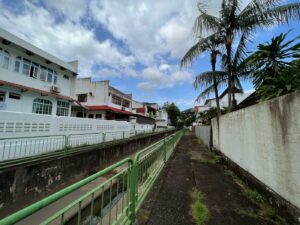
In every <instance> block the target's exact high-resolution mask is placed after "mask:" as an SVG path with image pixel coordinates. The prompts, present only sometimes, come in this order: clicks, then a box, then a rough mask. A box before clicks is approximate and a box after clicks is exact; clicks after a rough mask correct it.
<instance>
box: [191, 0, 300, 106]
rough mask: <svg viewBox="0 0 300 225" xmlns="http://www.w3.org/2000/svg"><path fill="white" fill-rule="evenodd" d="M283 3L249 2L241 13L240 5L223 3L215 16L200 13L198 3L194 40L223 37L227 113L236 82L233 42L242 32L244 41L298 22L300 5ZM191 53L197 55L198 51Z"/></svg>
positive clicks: (276, 0)
mask: <svg viewBox="0 0 300 225" xmlns="http://www.w3.org/2000/svg"><path fill="white" fill-rule="evenodd" d="M282 2H283V0H251V1H250V2H249V3H248V4H247V5H246V6H245V7H244V8H243V9H242V1H239V0H222V3H221V10H220V11H219V15H218V16H214V15H210V14H208V13H207V11H206V10H205V9H203V3H202V2H201V1H200V2H199V3H198V10H199V12H200V15H199V16H198V17H197V18H196V21H195V24H194V32H195V34H196V35H197V36H203V35H205V34H206V33H213V34H217V35H218V36H219V37H222V40H223V44H224V45H225V48H226V55H227V61H226V64H227V66H226V68H227V73H228V75H229V79H228V87H229V89H228V102H229V110H231V104H232V101H231V97H232V93H233V83H234V79H235V75H234V71H233V69H232V68H233V62H232V57H231V54H232V43H233V41H234V38H235V37H237V36H238V35H239V34H241V33H242V32H244V33H245V39H247V35H250V34H251V33H253V32H254V31H255V29H256V28H258V27H268V26H272V25H274V24H282V23H288V22H289V21H290V20H292V19H295V18H296V19H299V18H300V2H295V3H287V4H281V3H282ZM194 50H195V51H197V49H194ZM198 53H199V52H198ZM190 54H191V55H194V56H196V55H198V54H197V52H196V53H195V52H190Z"/></svg>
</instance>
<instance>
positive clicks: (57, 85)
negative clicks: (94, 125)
mask: <svg viewBox="0 0 300 225" xmlns="http://www.w3.org/2000/svg"><path fill="white" fill-rule="evenodd" d="M77 70H78V62H77V61H74V62H64V61H62V60H60V59H58V58H57V57H55V56H53V55H51V54H49V53H47V52H45V51H43V50H41V49H39V48H37V47H35V46H33V45H32V44H30V43H28V42H26V41H24V40H22V39H20V38H18V37H16V36H14V35H13V34H11V33H9V32H7V31H5V30H3V29H1V28H0V110H1V111H13V112H24V113H37V114H45V115H53V116H70V115H71V104H72V102H74V99H73V98H72V97H73V96H74V93H75V88H74V87H75V80H76V76H77Z"/></svg>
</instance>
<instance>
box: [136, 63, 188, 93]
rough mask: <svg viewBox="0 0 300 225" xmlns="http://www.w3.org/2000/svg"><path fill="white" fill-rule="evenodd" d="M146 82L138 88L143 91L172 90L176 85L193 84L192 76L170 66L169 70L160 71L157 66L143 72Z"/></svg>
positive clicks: (141, 83)
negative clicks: (155, 89)
mask: <svg viewBox="0 0 300 225" xmlns="http://www.w3.org/2000/svg"><path fill="white" fill-rule="evenodd" d="M142 77H143V79H144V80H145V81H143V82H140V83H139V84H138V85H137V87H138V88H139V89H141V90H143V91H150V90H153V89H154V88H172V87H174V86H175V85H180V84H183V83H191V82H192V80H193V77H192V75H191V74H190V73H189V72H187V71H183V70H179V69H178V67H177V66H169V70H159V68H157V67H156V66H152V67H147V68H145V69H144V70H143V71H142Z"/></svg>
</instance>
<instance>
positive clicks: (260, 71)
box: [246, 31, 300, 99]
mask: <svg viewBox="0 0 300 225" xmlns="http://www.w3.org/2000/svg"><path fill="white" fill-rule="evenodd" d="M288 33H289V31H288V32H286V33H282V34H280V35H278V36H276V37H273V38H272V40H271V42H267V43H266V44H259V45H258V47H257V48H258V50H257V51H256V52H254V53H253V54H252V55H250V56H249V57H248V59H247V60H246V61H247V64H248V65H249V67H252V68H253V69H254V71H255V72H254V74H253V76H254V80H253V84H254V87H255V89H256V91H257V93H258V94H259V95H260V96H261V98H262V99H269V98H273V97H276V96H279V95H283V94H286V93H289V92H292V91H294V90H296V89H300V72H299V69H300V63H299V62H300V61H299V58H300V42H299V40H300V36H298V37H296V38H294V39H292V40H289V41H287V40H286V37H287V35H288ZM296 41H298V42H297V43H295V42H296ZM297 59H298V60H297Z"/></svg>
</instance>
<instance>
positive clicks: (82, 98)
mask: <svg viewBox="0 0 300 225" xmlns="http://www.w3.org/2000/svg"><path fill="white" fill-rule="evenodd" d="M78 101H79V102H87V94H79V95H78Z"/></svg>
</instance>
